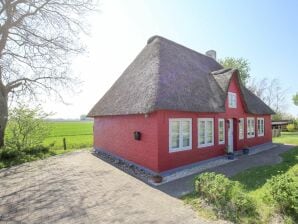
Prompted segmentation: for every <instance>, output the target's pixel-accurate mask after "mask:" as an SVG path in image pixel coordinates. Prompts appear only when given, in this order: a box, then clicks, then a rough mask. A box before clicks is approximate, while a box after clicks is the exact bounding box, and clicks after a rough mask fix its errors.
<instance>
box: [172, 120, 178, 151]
mask: <svg viewBox="0 0 298 224" xmlns="http://www.w3.org/2000/svg"><path fill="white" fill-rule="evenodd" d="M179 132H180V127H179V121H171V135H172V139H171V148H179Z"/></svg>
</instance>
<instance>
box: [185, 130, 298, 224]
mask: <svg viewBox="0 0 298 224" xmlns="http://www.w3.org/2000/svg"><path fill="white" fill-rule="evenodd" d="M273 141H274V142H276V143H284V144H294V145H298V132H295V133H293V132H292V133H290V132H283V133H282V135H281V137H277V138H274V139H273ZM281 157H282V158H283V160H282V162H281V163H279V164H275V165H266V166H260V167H256V168H251V169H248V170H246V171H243V172H241V173H239V174H237V175H235V176H233V177H231V178H229V180H230V181H232V182H233V183H240V184H241V186H242V187H243V192H244V194H245V195H247V197H249V198H251V199H252V200H253V201H254V206H255V209H256V211H257V214H256V215H255V216H251V215H250V216H246V217H245V216H243V217H242V218H240V219H238V220H237V221H235V220H232V221H233V222H236V223H272V222H274V223H297V221H298V217H297V212H294V213H286V212H284V211H283V210H280V209H279V203H278V202H276V201H274V200H273V199H272V198H274V196H273V195H272V194H271V193H268V192H270V190H269V189H270V186H271V185H270V184H269V182H270V180H274V181H271V183H272V182H275V179H274V178H276V177H283V176H285V175H290V176H291V177H293V179H294V182H293V183H291V187H292V189H296V191H295V192H297V186H298V174H297V171H298V147H294V148H293V149H291V150H289V151H287V152H285V153H283V154H281ZM276 183H277V184H281V186H283V187H285V188H282V187H281V188H278V189H283V190H282V191H280V190H279V192H280V193H281V194H284V195H285V196H283V197H282V200H285V201H286V202H288V201H287V200H288V197H287V194H288V193H290V194H291V193H292V191H290V192H288V191H287V190H286V189H287V188H286V187H289V185H283V184H284V183H281V182H279V183H278V182H276ZM213 187H216V186H212V188H213ZM296 194H297V193H296ZM268 195H269V196H268ZM233 197H234V196H232V198H233ZM294 197H295V198H296V199H297V197H298V195H296V196H294ZM182 199H183V200H184V202H185V203H186V204H189V205H190V206H191V207H192V208H193V209H194V210H196V211H197V212H198V214H199V215H200V216H203V217H206V218H207V219H217V218H224V219H228V220H229V217H225V215H224V214H225V213H227V211H226V212H223V211H219V210H218V209H215V207H214V206H215V205H213V204H210V203H208V202H206V199H205V198H203V197H202V196H199V195H198V194H197V193H195V192H194V193H191V194H189V195H186V196H185V197H183V198H182ZM232 200H234V199H232ZM280 203H281V204H282V203H284V202H280ZM295 206H297V200H296V205H295ZM296 209H297V207H296Z"/></svg>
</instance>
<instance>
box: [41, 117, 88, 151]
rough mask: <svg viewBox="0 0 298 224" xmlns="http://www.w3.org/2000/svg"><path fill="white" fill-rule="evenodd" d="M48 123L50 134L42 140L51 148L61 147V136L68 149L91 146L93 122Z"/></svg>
mask: <svg viewBox="0 0 298 224" xmlns="http://www.w3.org/2000/svg"><path fill="white" fill-rule="evenodd" d="M48 125H49V127H50V129H51V134H50V136H49V137H48V138H47V139H46V140H45V142H44V144H45V145H46V146H49V145H50V146H51V148H53V149H61V148H63V138H65V139H66V145H67V148H68V149H80V148H87V147H92V144H93V133H92V132H93V130H92V127H93V122H91V121H84V122H81V121H71V122H69V121H61V122H48Z"/></svg>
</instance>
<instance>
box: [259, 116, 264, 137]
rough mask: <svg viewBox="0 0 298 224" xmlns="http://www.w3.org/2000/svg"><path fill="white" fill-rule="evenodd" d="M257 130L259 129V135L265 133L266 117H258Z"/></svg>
mask: <svg viewBox="0 0 298 224" xmlns="http://www.w3.org/2000/svg"><path fill="white" fill-rule="evenodd" d="M261 127H262V128H261ZM257 131H258V136H259V137H261V136H264V134H265V119H264V118H262V117H258V118H257Z"/></svg>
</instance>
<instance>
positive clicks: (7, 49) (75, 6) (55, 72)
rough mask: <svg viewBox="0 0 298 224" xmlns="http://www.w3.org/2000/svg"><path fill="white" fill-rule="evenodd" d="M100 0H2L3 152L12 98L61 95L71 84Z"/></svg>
mask: <svg viewBox="0 0 298 224" xmlns="http://www.w3.org/2000/svg"><path fill="white" fill-rule="evenodd" d="M96 3H97V2H96V1H95V0H0V147H1V146H3V144H4V133H5V128H6V124H7V117H8V99H9V98H11V97H19V96H31V97H33V98H36V97H38V96H39V95H40V94H45V93H46V94H56V95H57V96H59V97H61V95H60V93H59V91H60V90H61V89H64V88H68V87H70V86H71V85H72V83H73V81H74V77H72V76H71V74H70V72H69V64H70V59H71V57H72V56H74V55H76V54H79V53H81V52H83V51H84V48H83V46H82V44H81V43H80V40H79V34H80V33H81V32H82V31H83V32H86V24H85V18H86V15H88V13H90V11H93V10H95V9H96Z"/></svg>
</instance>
